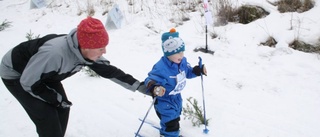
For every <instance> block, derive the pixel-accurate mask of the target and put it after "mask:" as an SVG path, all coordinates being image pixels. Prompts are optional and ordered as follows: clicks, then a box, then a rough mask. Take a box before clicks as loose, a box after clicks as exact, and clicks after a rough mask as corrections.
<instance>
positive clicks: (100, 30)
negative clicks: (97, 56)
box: [77, 17, 109, 49]
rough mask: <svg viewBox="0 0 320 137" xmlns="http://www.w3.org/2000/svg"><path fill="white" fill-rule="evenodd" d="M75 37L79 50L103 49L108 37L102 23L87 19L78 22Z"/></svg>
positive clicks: (90, 18)
mask: <svg viewBox="0 0 320 137" xmlns="http://www.w3.org/2000/svg"><path fill="white" fill-rule="evenodd" d="M77 37H78V41H79V45H80V48H83V49H96V48H103V47H105V46H107V45H108V43H109V36H108V33H107V31H106V29H105V28H104V26H103V24H102V22H101V21H100V20H98V19H95V18H92V17H88V18H86V19H84V20H82V21H81V22H80V24H79V25H78V28H77Z"/></svg>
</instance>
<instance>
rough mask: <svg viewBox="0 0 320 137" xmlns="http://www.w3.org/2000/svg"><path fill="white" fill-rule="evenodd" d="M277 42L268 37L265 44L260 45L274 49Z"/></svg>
mask: <svg viewBox="0 0 320 137" xmlns="http://www.w3.org/2000/svg"><path fill="white" fill-rule="evenodd" d="M277 43H278V42H277V41H276V40H275V39H274V38H273V37H271V36H270V37H269V38H268V39H267V40H266V42H262V43H260V44H261V45H263V46H268V47H272V48H274V47H276V44H277Z"/></svg>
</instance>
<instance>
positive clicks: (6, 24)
mask: <svg viewBox="0 0 320 137" xmlns="http://www.w3.org/2000/svg"><path fill="white" fill-rule="evenodd" d="M11 23H12V22H11V21H7V20H6V19H5V20H4V21H3V22H2V23H1V24H0V31H3V30H4V29H6V28H9V27H11Z"/></svg>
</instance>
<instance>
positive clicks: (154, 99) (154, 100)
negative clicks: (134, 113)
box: [135, 97, 157, 137]
mask: <svg viewBox="0 0 320 137" xmlns="http://www.w3.org/2000/svg"><path fill="white" fill-rule="evenodd" d="M156 99H157V97H154V98H153V101H152V103H151V105H150V107H149V109H148V111H147V113H146V115H145V116H144V118H143V120H142V121H141V124H140V127H139V129H138V131H137V132H136V136H135V137H137V136H139V132H140V129H141V127H142V125H143V123H144V121H145V120H146V118H147V116H148V114H149V111H150V110H151V108H152V106H153V104H154V102H156Z"/></svg>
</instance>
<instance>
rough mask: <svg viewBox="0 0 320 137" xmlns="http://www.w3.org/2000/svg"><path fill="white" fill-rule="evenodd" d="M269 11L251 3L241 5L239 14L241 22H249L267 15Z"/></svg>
mask: <svg viewBox="0 0 320 137" xmlns="http://www.w3.org/2000/svg"><path fill="white" fill-rule="evenodd" d="M268 14H269V13H268V12H266V11H265V10H264V9H263V8H261V7H257V6H251V5H244V6H241V7H240V8H239V9H238V10H237V16H238V18H239V23H243V24H248V23H250V22H252V21H254V20H256V19H259V18H262V17H265V16H266V15H268Z"/></svg>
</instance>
